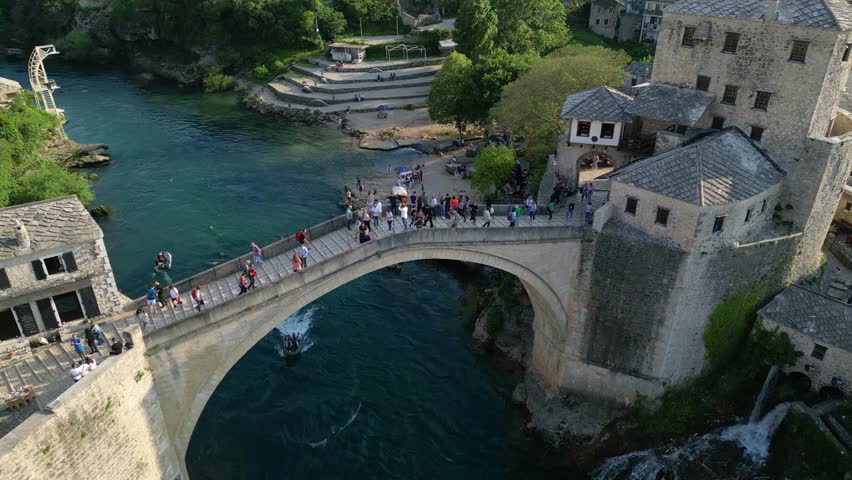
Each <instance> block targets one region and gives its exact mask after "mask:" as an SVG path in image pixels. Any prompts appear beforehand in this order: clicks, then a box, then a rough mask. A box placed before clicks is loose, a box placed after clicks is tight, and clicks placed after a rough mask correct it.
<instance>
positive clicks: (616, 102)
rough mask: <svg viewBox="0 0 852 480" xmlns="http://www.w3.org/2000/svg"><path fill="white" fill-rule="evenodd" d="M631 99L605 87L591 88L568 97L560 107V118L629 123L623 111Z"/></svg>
mask: <svg viewBox="0 0 852 480" xmlns="http://www.w3.org/2000/svg"><path fill="white" fill-rule="evenodd" d="M632 101H633V97H631V96H630V95H627V94H626V93H623V92H619V91H618V90H615V89H612V88H609V87H607V86H603V87H597V88H592V89H590V90H584V91H582V92H577V93H575V94H573V95H568V97H567V98H566V99H565V104H564V105H563V106H562V118H574V119H578V120H599V121H602V122H625V123H626V122H630V121H631V120H632V118H631V117H630V115H628V114H627V113H625V109H626V108H627V107H628V106H629V105H630V102H632Z"/></svg>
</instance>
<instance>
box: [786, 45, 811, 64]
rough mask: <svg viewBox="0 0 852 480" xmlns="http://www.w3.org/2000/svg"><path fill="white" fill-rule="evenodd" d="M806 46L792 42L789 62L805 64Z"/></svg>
mask: <svg viewBox="0 0 852 480" xmlns="http://www.w3.org/2000/svg"><path fill="white" fill-rule="evenodd" d="M808 45H809V44H808V42H804V41H802V40H793V48H792V49H791V50H790V61H791V62H798V63H805V57H807V55H808Z"/></svg>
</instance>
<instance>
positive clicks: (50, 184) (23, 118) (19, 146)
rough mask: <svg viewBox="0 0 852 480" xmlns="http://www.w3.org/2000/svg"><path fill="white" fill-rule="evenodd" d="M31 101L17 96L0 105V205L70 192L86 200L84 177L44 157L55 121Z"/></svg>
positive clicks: (88, 194)
mask: <svg viewBox="0 0 852 480" xmlns="http://www.w3.org/2000/svg"><path fill="white" fill-rule="evenodd" d="M31 102H32V97H31V96H30V95H26V94H25V95H19V96H18V97H16V98H15V100H14V102H13V103H12V105H11V107H10V108H8V109H3V108H0V207H5V206H8V205H17V204H20V203H27V202H34V201H38V200H45V199H49V198H55V197H60V196H64V195H71V194H74V195H77V196H78V197H79V198H80V200H81V201H82V202H83V203H88V202H90V201H91V200H92V199H93V198H94V196H93V194H92V191H91V189H90V188H89V182H88V181H87V180H86V179H85V178H83V177H82V176H81V175H79V174H77V173H74V172H69V171H68V170H65V169H64V168H62V167H60V166H59V165H57V164H56V163H54V162H52V161H50V160H48V159H47V158H45V157H44V155H43V149H44V146H45V144H46V143H47V142H48V141H49V140H50V139H51V138H52V137H53V136H54V135H55V134H56V128H57V127H58V126H59V120H58V119H57V118H56V117H54V116H53V115H50V114H48V113H45V112H43V111H41V110H38V109H36V108H34V107H32V106H31Z"/></svg>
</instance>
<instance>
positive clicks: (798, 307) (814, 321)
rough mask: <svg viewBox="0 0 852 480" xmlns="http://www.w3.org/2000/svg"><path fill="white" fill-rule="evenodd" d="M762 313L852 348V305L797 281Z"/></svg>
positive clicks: (814, 335)
mask: <svg viewBox="0 0 852 480" xmlns="http://www.w3.org/2000/svg"><path fill="white" fill-rule="evenodd" d="M759 313H760V316H761V317H763V318H765V319H767V320H772V321H774V322H776V323H778V324H781V325H785V326H787V327H790V328H792V329H794V330H797V331H799V332H802V333H804V334H805V335H808V336H809V337H811V338H813V339H814V340H817V341H820V342H825V343H827V344H829V345H833V346H835V347H838V348H842V349H844V350H846V351H848V352H852V305H849V304H846V303H843V302H839V301H837V300H835V299H833V298H831V297H827V296H825V295H823V294H821V293H817V292H814V291H812V290H809V289H807V288H805V287H802V286H799V285H795V284H794V285H791V286H789V287H787V288H785V289H784V290H783V291H782V292H781V293H779V294H778V295H776V296H775V298H774V299H772V301H771V302H769V304H768V305H766V306H765V307H763V308H762V309H760V312H759Z"/></svg>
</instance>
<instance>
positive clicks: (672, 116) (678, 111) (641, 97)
mask: <svg viewBox="0 0 852 480" xmlns="http://www.w3.org/2000/svg"><path fill="white" fill-rule="evenodd" d="M637 90H638V92H639V93H637V94H636V98H635V99H634V100H633V103H632V104H631V105H630V106H629V107H627V113H629V114H631V115H633V116H636V117H645V118H651V119H654V120H662V121H665V122H669V123H672V124H674V125H688V126H690V127H691V126H694V125H695V124H696V123H698V119H700V118H701V116H702V115H704V112H705V111H706V110H707V107H709V106H710V104H711V103H713V100H715V99H716V96H715V95H713V94H712V93H709V92H705V91H702V90H695V89H692V88H678V87H673V86H671V85H663V84H659V83H652V84H650V85H648V86H647V87H642V88H640V89H637Z"/></svg>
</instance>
